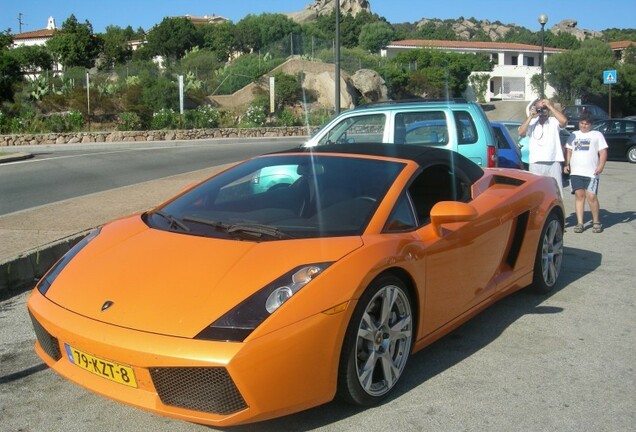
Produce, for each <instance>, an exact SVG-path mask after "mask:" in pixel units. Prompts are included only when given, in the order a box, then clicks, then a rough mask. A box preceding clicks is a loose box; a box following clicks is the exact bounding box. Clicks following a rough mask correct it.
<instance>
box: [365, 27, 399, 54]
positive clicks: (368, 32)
mask: <svg viewBox="0 0 636 432" xmlns="http://www.w3.org/2000/svg"><path fill="white" fill-rule="evenodd" d="M394 37H395V31H394V30H393V28H392V27H391V26H390V25H389V24H387V23H384V22H374V23H370V24H365V25H363V26H362V28H361V29H360V37H359V41H360V47H361V48H363V49H365V50H367V51H369V52H374V53H377V52H378V51H380V50H381V49H382V48H383V47H385V46H386V45H387V44H388V43H389V42H391V41H392V40H393V38H394Z"/></svg>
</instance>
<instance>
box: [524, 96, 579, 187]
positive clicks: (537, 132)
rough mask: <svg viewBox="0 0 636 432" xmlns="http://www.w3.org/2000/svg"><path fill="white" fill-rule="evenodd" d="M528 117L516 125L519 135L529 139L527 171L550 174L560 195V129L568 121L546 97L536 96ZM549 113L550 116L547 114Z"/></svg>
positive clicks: (561, 155)
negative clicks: (537, 97)
mask: <svg viewBox="0 0 636 432" xmlns="http://www.w3.org/2000/svg"><path fill="white" fill-rule="evenodd" d="M528 111H529V112H528V118H526V120H525V121H524V122H523V123H522V124H521V126H519V136H521V137H525V136H527V137H528V138H529V147H528V162H529V169H528V170H529V171H530V172H532V173H535V174H541V175H544V176H550V177H553V178H554V179H555V180H556V182H557V185H558V186H559V191H560V192H561V197H563V177H562V176H563V175H562V172H561V163H562V162H563V160H564V158H563V148H562V147H561V139H560V137H559V130H560V129H563V128H564V127H565V125H566V124H567V122H568V119H567V117H565V116H564V115H563V113H562V112H561V111H559V110H558V109H556V108H555V107H554V105H552V102H550V100H549V99H537V100H535V101H534V103H532V104H531V106H530V108H529V110H528ZM550 113H552V115H553V116H550Z"/></svg>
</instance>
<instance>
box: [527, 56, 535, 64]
mask: <svg viewBox="0 0 636 432" xmlns="http://www.w3.org/2000/svg"><path fill="white" fill-rule="evenodd" d="M526 59H527V61H528V64H527V66H534V57H526Z"/></svg>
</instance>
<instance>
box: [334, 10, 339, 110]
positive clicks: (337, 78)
mask: <svg viewBox="0 0 636 432" xmlns="http://www.w3.org/2000/svg"><path fill="white" fill-rule="evenodd" d="M335 44H336V46H335V48H336V49H335V51H336V53H335V54H336V71H335V78H336V100H335V111H336V115H338V114H340V0H336V43H335Z"/></svg>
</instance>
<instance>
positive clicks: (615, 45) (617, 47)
mask: <svg viewBox="0 0 636 432" xmlns="http://www.w3.org/2000/svg"><path fill="white" fill-rule="evenodd" d="M630 45H633V46H634V48H636V42H634V41H618V42H610V43H609V46H610V48H611V49H613V50H620V49H625V48H627V47H628V46H630Z"/></svg>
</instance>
